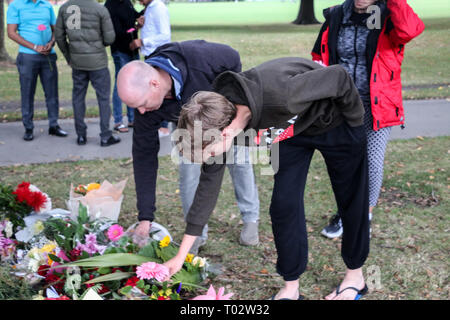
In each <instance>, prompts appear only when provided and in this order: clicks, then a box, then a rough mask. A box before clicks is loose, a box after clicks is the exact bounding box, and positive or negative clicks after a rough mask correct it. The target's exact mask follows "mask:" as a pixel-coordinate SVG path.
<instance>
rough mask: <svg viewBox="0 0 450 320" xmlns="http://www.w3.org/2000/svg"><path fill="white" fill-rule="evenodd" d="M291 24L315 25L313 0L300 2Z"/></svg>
mask: <svg viewBox="0 0 450 320" xmlns="http://www.w3.org/2000/svg"><path fill="white" fill-rule="evenodd" d="M292 23H293V24H316V23H320V22H319V21H317V19H316V16H315V14H314V0H300V8H299V11H298V15H297V19H295V20H294V21H292Z"/></svg>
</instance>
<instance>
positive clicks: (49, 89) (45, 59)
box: [16, 52, 59, 129]
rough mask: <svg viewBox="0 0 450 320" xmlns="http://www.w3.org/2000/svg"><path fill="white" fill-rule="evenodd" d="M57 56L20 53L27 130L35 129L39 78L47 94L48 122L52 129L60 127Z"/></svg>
mask: <svg viewBox="0 0 450 320" xmlns="http://www.w3.org/2000/svg"><path fill="white" fill-rule="evenodd" d="M56 59H57V57H56V54H50V55H48V56H44V55H42V54H28V53H21V52H20V53H19V54H18V56H17V59H16V65H17V70H18V71H19V81H20V96H21V107H22V122H23V125H24V127H25V129H33V128H34V125H33V116H34V94H35V92H36V84H37V78H38V76H39V78H40V80H41V84H42V88H43V89H44V93H45V103H46V106H47V114H48V122H49V126H50V127H55V126H57V125H58V117H59V100H58V69H57V67H56Z"/></svg>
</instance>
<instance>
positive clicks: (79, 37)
mask: <svg viewBox="0 0 450 320" xmlns="http://www.w3.org/2000/svg"><path fill="white" fill-rule="evenodd" d="M115 36H116V34H115V32H114V27H113V23H112V21H111V17H110V15H109V12H108V10H107V9H106V7H105V6H103V5H101V4H99V3H97V2H96V1H94V0H70V1H67V2H66V3H65V4H63V5H62V6H61V8H60V9H59V13H58V18H57V20H56V27H55V38H56V42H57V44H58V47H59V49H60V50H61V52H62V53H63V54H64V57H65V58H66V60H67V63H69V65H70V66H71V67H72V68H74V69H78V70H86V71H94V70H100V69H104V68H106V67H108V56H107V53H106V47H107V46H109V45H111V44H112V43H113V42H114V40H115Z"/></svg>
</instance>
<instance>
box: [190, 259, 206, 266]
mask: <svg viewBox="0 0 450 320" xmlns="http://www.w3.org/2000/svg"><path fill="white" fill-rule="evenodd" d="M197 264H198V266H199V267H200V268H203V267H204V266H205V264H206V258H201V257H195V258H194V259H192V265H193V266H194V267H195V266H196V265H197Z"/></svg>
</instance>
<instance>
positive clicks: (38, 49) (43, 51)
mask: <svg viewBox="0 0 450 320" xmlns="http://www.w3.org/2000/svg"><path fill="white" fill-rule="evenodd" d="M50 49H51V48H50ZM34 51H36V52H37V53H40V54H43V55H45V56H47V55H48V54H49V53H50V51H49V50H47V49H46V46H36V49H35V50H34Z"/></svg>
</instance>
